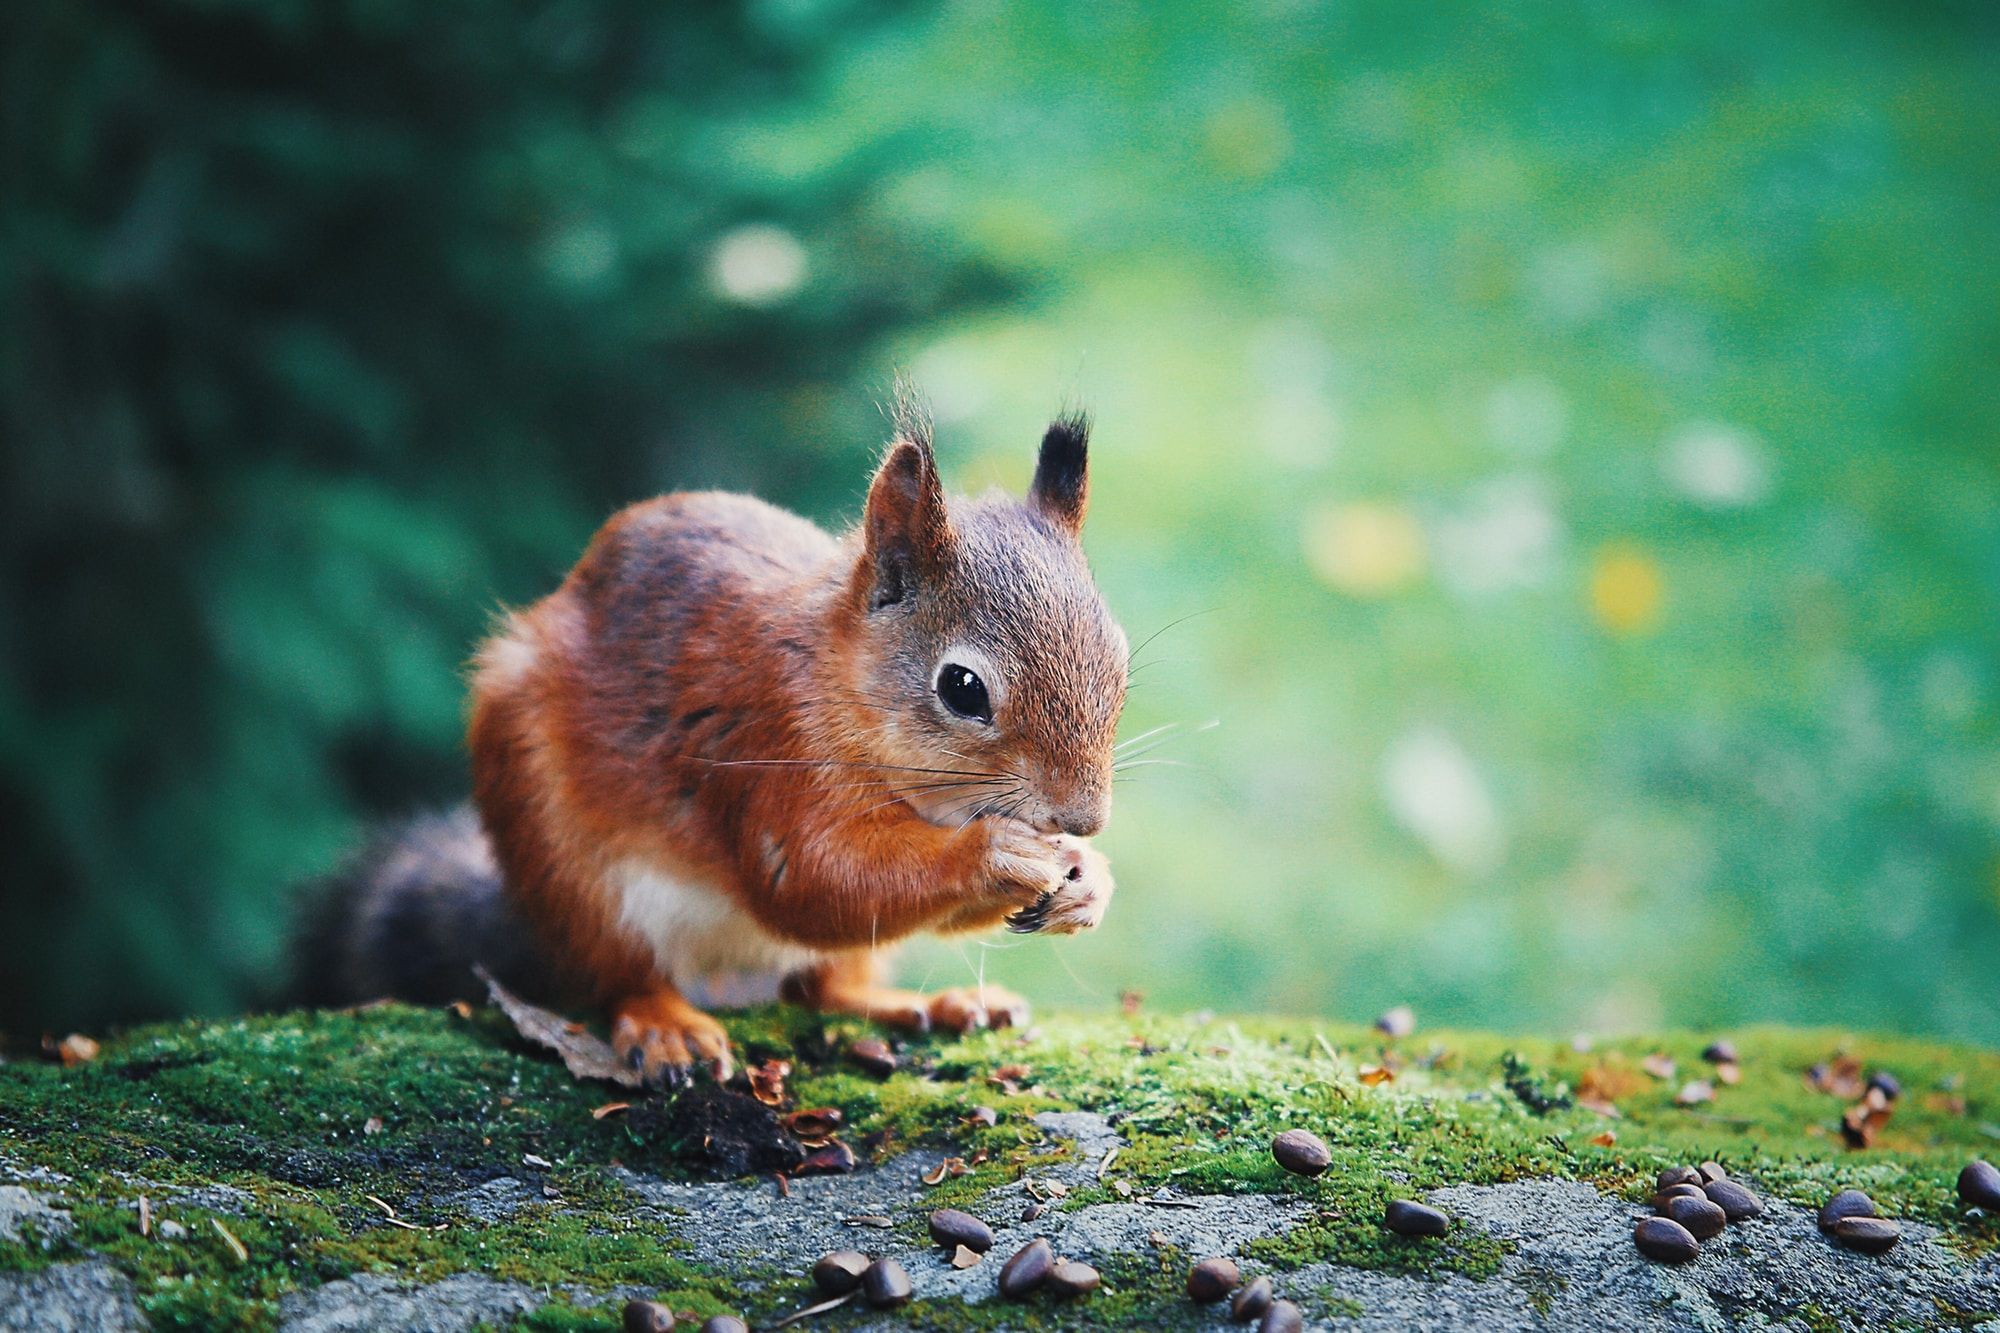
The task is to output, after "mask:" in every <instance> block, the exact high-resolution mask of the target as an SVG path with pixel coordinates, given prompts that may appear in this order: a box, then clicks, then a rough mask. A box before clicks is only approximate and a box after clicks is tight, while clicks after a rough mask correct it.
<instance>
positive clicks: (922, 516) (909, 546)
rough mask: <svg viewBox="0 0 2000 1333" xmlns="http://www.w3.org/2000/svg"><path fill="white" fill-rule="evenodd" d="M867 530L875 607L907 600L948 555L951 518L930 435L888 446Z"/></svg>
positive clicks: (864, 523) (865, 525) (873, 493)
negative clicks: (918, 581)
mask: <svg viewBox="0 0 2000 1333" xmlns="http://www.w3.org/2000/svg"><path fill="white" fill-rule="evenodd" d="M862 530H863V533H864V537H865V542H866V552H867V553H866V557H865V558H866V560H867V562H868V564H869V566H870V568H871V569H872V571H873V577H874V584H873V590H872V592H871V593H870V595H869V599H868V604H869V606H871V607H884V606H890V605H893V604H894V603H896V602H900V601H902V600H903V599H904V598H905V597H907V596H909V593H910V589H911V586H912V584H913V583H914V581H916V580H918V579H921V578H922V577H923V576H924V575H925V574H926V573H928V572H930V571H931V570H934V569H937V568H938V567H939V566H941V565H943V564H944V562H945V561H946V559H947V558H948V557H949V555H950V553H951V518H950V515H949V514H948V513H947V512H946V510H945V502H944V483H943V482H941V481H939V480H938V470H937V459H936V458H934V457H933V456H932V455H931V442H930V439H929V436H928V433H927V432H926V433H920V434H916V436H915V438H911V435H910V433H907V432H906V433H905V435H904V437H903V438H901V439H899V440H897V441H896V442H895V443H894V444H892V445H890V446H889V454H888V456H887V457H886V458H884V459H883V460H882V466H881V467H880V468H878V469H876V472H875V480H874V482H873V483H872V484H870V486H869V487H868V511H867V514H866V516H865V517H864V518H863V520H862Z"/></svg>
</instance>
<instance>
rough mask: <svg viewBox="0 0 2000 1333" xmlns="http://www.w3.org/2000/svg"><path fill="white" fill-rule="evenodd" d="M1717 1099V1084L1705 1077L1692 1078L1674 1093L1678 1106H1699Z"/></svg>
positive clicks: (1675, 1102) (1675, 1103)
mask: <svg viewBox="0 0 2000 1333" xmlns="http://www.w3.org/2000/svg"><path fill="white" fill-rule="evenodd" d="M1714 1100H1715V1085H1714V1084H1713V1083H1710V1082H1709V1081H1708V1080H1707V1079H1705V1078H1697V1079H1690V1080H1689V1081H1688V1082H1686V1083H1683V1084H1681V1090H1680V1091H1679V1092H1677V1093H1675V1094H1674V1105H1676V1106H1699V1105H1701V1104H1702V1103H1703V1102H1712V1101H1714Z"/></svg>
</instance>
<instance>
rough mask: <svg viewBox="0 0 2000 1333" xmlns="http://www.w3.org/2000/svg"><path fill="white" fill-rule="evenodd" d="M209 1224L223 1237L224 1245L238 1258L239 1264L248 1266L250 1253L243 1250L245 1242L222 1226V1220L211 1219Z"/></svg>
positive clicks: (217, 1218)
mask: <svg viewBox="0 0 2000 1333" xmlns="http://www.w3.org/2000/svg"><path fill="white" fill-rule="evenodd" d="M208 1222H209V1225H210V1226H212V1227H214V1228H215V1230H216V1233H217V1234H218V1235H220V1236H221V1237H222V1243H223V1244H224V1245H227V1246H228V1247H229V1252H230V1253H231V1254H233V1255H235V1256H236V1262H237V1263H239V1264H247V1263H249V1262H250V1251H248V1250H246V1249H244V1248H243V1242H242V1241H240V1240H238V1239H236V1233H235V1232H233V1231H231V1230H230V1229H229V1228H228V1227H226V1226H224V1225H222V1219H221V1218H219V1217H211V1218H209V1219H208Z"/></svg>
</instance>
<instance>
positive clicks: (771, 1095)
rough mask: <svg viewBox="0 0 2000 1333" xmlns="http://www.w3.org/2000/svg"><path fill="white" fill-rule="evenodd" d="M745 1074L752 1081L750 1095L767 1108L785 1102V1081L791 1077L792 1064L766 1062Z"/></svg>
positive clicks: (777, 1061)
mask: <svg viewBox="0 0 2000 1333" xmlns="http://www.w3.org/2000/svg"><path fill="white" fill-rule="evenodd" d="M744 1073H745V1075H747V1076H748V1078H749V1080H750V1095H751V1096H752V1097H755V1098H756V1099H757V1100H758V1101H760V1102H762V1103H764V1105H766V1106H777V1105H779V1104H780V1103H782V1102H783V1101H784V1100H785V1080H786V1079H787V1078H789V1077H791V1073H792V1062H791V1061H789V1060H766V1061H764V1063H762V1064H760V1065H756V1066H753V1067H752V1068H750V1069H747V1070H745V1071H744Z"/></svg>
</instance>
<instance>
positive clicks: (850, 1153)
mask: <svg viewBox="0 0 2000 1333" xmlns="http://www.w3.org/2000/svg"><path fill="white" fill-rule="evenodd" d="M854 1167H855V1160H854V1149H852V1148H850V1147H848V1146H847V1145H846V1144H844V1143H842V1142H841V1141H840V1140H839V1139H835V1140H834V1141H833V1142H831V1143H829V1144H827V1145H825V1146H824V1147H822V1148H819V1149H816V1150H815V1151H813V1152H810V1153H808V1154H806V1160H805V1161H803V1162H800V1163H799V1164H798V1166H797V1168H796V1169H795V1170H796V1174H798V1175H801V1176H833V1175H845V1174H846V1173H847V1172H849V1171H852V1170H853V1169H854Z"/></svg>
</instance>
